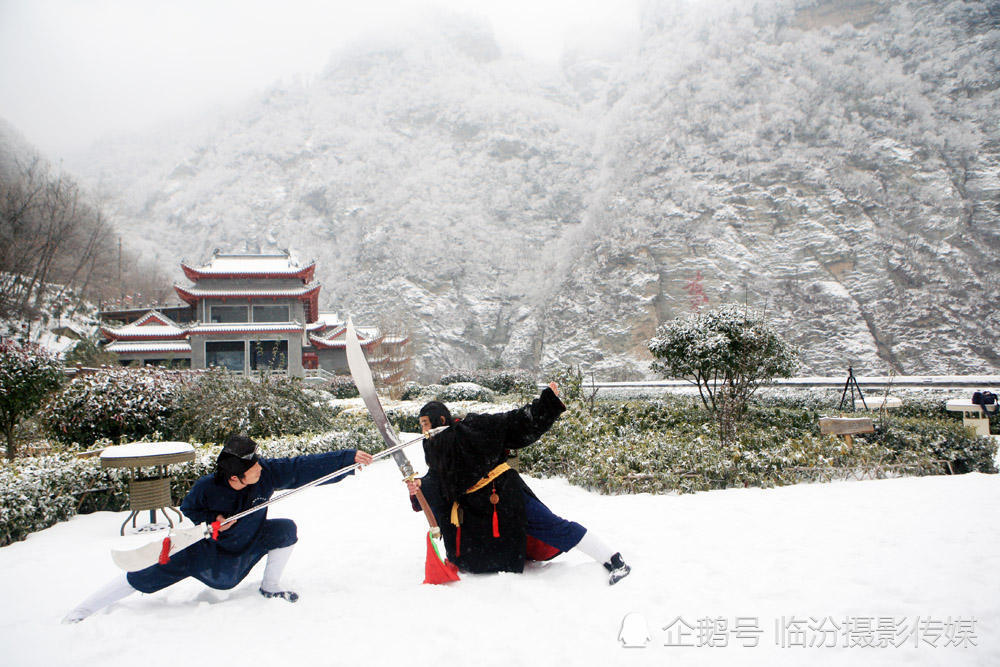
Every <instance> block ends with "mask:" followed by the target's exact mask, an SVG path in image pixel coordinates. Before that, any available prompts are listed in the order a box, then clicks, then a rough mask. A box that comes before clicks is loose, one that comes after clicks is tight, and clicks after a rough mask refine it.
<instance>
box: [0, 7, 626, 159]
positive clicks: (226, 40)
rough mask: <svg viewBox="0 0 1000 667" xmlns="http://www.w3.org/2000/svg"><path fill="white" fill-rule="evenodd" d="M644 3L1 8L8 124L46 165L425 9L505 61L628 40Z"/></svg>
mask: <svg viewBox="0 0 1000 667" xmlns="http://www.w3.org/2000/svg"><path fill="white" fill-rule="evenodd" d="M638 4H639V0H492V1H491V0H436V1H434V2H431V1H430V0H352V1H350V2H347V1H343V0H280V1H279V0H273V1H265V0H0V117H2V118H4V119H6V120H7V121H9V122H10V123H12V124H13V125H14V126H15V127H17V128H18V129H19V130H20V131H21V132H22V133H24V135H25V136H26V137H27V139H28V140H29V141H30V142H32V143H33V144H35V145H36V146H37V147H38V148H39V149H40V150H41V151H42V152H43V153H45V154H46V155H47V156H48V157H50V158H54V159H58V158H59V157H60V156H61V155H64V154H65V153H67V152H69V151H73V150H75V149H79V148H82V147H85V146H87V145H89V144H90V143H92V142H93V141H95V140H97V139H99V138H101V137H104V136H115V135H118V134H123V133H126V132H132V131H136V130H141V129H142V128H144V127H148V126H150V125H155V124H156V123H158V122H161V121H163V120H167V119H171V118H176V117H179V116H184V115H191V114H194V113H197V112H199V111H201V110H203V109H205V110H209V109H214V108H219V105H228V104H232V103H234V102H236V101H239V100H241V99H243V98H245V97H246V96H247V95H250V94H252V93H255V92H257V91H260V90H263V89H265V88H266V87H267V86H268V85H269V84H271V83H273V82H276V81H279V80H286V81H287V80H292V79H294V78H296V77H300V76H301V77H305V79H306V80H308V79H309V78H311V77H314V76H315V75H316V74H317V73H319V72H320V71H321V70H322V69H323V67H324V65H325V64H326V63H327V61H328V59H329V56H330V54H331V52H333V51H335V50H337V49H339V48H341V47H343V46H345V45H347V44H349V43H350V42H351V41H353V40H355V39H357V38H359V37H361V36H364V35H365V34H369V33H371V32H373V31H377V30H378V29H379V27H380V26H389V25H396V24H398V23H399V22H400V21H401V20H404V21H405V20H406V17H412V15H413V14H414V13H415V12H418V13H423V12H426V11H427V9H428V7H429V6H437V7H444V8H450V9H454V10H458V11H461V12H463V13H466V14H473V15H477V16H481V17H483V18H486V19H487V20H489V21H490V23H491V24H492V25H493V29H494V32H495V34H496V37H497V40H498V42H499V43H500V46H501V48H502V49H504V51H505V52H507V53H513V52H519V53H521V54H523V55H525V56H527V57H530V58H534V59H538V60H541V61H546V62H550V63H551V62H554V61H555V60H556V59H557V58H558V56H559V55H560V53H562V51H563V48H564V46H566V45H567V44H568V45H569V46H571V47H572V46H577V45H579V44H580V43H581V42H598V43H599V42H601V41H608V40H623V39H627V38H628V37H629V36H631V35H633V34H634V31H635V30H636V29H637V25H638V8H637V7H638Z"/></svg>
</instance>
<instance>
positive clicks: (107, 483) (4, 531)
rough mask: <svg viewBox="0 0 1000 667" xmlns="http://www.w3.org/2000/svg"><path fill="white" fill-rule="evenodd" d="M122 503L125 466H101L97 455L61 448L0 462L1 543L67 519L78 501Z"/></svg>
mask: <svg viewBox="0 0 1000 667" xmlns="http://www.w3.org/2000/svg"><path fill="white" fill-rule="evenodd" d="M127 505H128V471H127V470H123V469H110V470H102V469H101V468H100V465H99V464H98V462H97V460H96V459H80V458H76V457H75V456H73V455H71V454H66V453H63V454H57V455H52V456H39V457H32V458H22V459H18V460H17V461H14V462H11V463H7V464H4V465H0V546H3V545H6V544H10V543H11V542H16V541H18V540H23V539H24V538H25V537H26V536H27V535H28V533H31V532H34V531H36V530H42V529H43V528H48V527H49V526H51V525H53V524H55V523H56V522H58V521H64V520H66V519H68V518H70V517H71V516H73V515H74V514H76V513H77V511H78V507H80V506H83V507H84V508H88V507H89V509H90V510H91V511H94V510H120V509H124V508H125V507H126V506H127Z"/></svg>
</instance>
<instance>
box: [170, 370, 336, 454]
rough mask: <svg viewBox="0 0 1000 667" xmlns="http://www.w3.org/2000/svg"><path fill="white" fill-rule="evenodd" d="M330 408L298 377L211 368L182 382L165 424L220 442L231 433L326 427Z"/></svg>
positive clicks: (187, 435) (177, 433)
mask: <svg viewBox="0 0 1000 667" xmlns="http://www.w3.org/2000/svg"><path fill="white" fill-rule="evenodd" d="M331 417H332V411H331V410H330V409H329V407H327V406H326V405H325V404H323V402H322V401H317V400H316V399H315V397H314V396H313V395H312V394H311V392H308V391H306V389H305V387H304V386H303V384H302V381H301V380H300V379H299V378H295V377H289V376H286V375H273V374H264V375H262V376H261V377H260V378H258V379H255V378H249V377H245V376H243V375H236V374H233V373H230V372H229V371H226V370H222V369H212V370H209V371H206V372H205V373H201V374H199V375H198V377H197V379H196V380H195V381H194V382H191V383H188V384H187V385H186V386H184V387H183V390H182V391H181V392H180V395H179V397H178V400H177V406H176V410H175V411H174V412H173V413H172V414H171V416H170V420H169V423H168V424H167V425H166V429H167V432H168V433H169V435H170V437H172V438H175V439H178V440H192V441H198V442H222V441H223V440H225V438H226V437H228V436H229V434H230V433H243V434H245V435H248V436H250V437H251V438H267V437H273V436H278V435H283V434H292V435H294V434H298V433H304V432H306V431H325V430H327V429H329V428H330V425H331V421H330V420H331Z"/></svg>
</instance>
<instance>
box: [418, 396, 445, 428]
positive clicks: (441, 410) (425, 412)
mask: <svg viewBox="0 0 1000 667" xmlns="http://www.w3.org/2000/svg"><path fill="white" fill-rule="evenodd" d="M419 416H420V417H427V418H428V419H430V420H431V427H432V428H437V427H438V426H450V425H451V421H452V419H451V412H450V411H449V410H448V406H447V405H445V404H444V403H442V402H441V401H431V402H430V403H427V404H426V405H424V407H422V408H420V415H419ZM442 418H443V419H444V421H442Z"/></svg>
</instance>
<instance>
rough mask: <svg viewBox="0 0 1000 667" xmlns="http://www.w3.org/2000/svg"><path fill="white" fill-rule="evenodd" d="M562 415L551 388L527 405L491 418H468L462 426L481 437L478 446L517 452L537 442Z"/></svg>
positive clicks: (486, 416)
mask: <svg viewBox="0 0 1000 667" xmlns="http://www.w3.org/2000/svg"><path fill="white" fill-rule="evenodd" d="M565 411H566V406H565V405H563V402H562V401H560V400H559V397H558V396H556V394H555V392H554V391H552V389H551V388H549V387H546V388H545V389H544V390H542V394H541V396H539V397H538V398H536V399H535V400H533V401H532V402H531V403H529V404H528V405H525V406H524V407H522V408H518V409H517V410H511V411H510V412H503V413H500V414H495V415H474V416H473V415H470V417H471V418H472V419H470V418H466V419H465V420H463V422H467V425H468V426H469V427H470V428H471V429H473V430H474V431H476V432H478V434H479V435H481V436H482V440H481V442H483V443H484V444H487V443H488V444H487V446H488V447H490V448H491V449H496V450H497V452H502V451H503V450H506V449H521V448H522V447H527V446H528V445H530V444H532V443H533V442H535V441H536V440H538V439H539V438H540V437H542V435H544V433H545V432H546V431H548V430H549V429H550V428H552V424H553V423H555V421H556V419H558V418H559V415H561V414H562V413H563V412H565Z"/></svg>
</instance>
